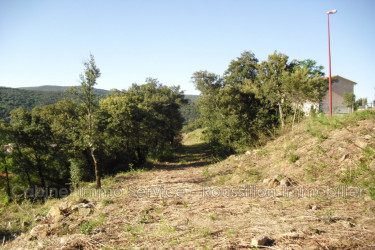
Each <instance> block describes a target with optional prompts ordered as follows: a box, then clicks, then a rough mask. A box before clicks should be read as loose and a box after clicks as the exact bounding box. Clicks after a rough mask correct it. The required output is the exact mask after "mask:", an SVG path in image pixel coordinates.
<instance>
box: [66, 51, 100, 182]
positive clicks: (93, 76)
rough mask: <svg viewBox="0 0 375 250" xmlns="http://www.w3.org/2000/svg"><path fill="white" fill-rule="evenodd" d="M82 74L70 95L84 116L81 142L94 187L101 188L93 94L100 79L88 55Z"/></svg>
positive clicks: (95, 106) (96, 97) (98, 72)
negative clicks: (90, 163)
mask: <svg viewBox="0 0 375 250" xmlns="http://www.w3.org/2000/svg"><path fill="white" fill-rule="evenodd" d="M84 66H85V70H84V73H83V74H81V75H80V79H81V86H80V88H77V87H75V88H71V89H70V93H72V94H73V95H75V96H76V97H77V98H78V100H79V101H80V102H81V103H82V107H83V109H84V113H85V115H84V116H83V117H82V119H81V122H82V127H81V142H82V143H83V146H85V147H87V148H88V149H89V151H90V154H91V157H92V160H93V163H94V167H95V177H96V187H97V188H101V174H100V169H99V164H98V163H99V159H98V157H97V156H96V150H97V149H98V146H99V133H98V131H96V127H95V122H96V118H97V110H98V96H97V94H95V89H94V86H95V85H96V84H97V82H96V81H97V79H98V78H99V77H100V75H101V73H100V69H99V68H98V67H97V66H96V64H95V59H94V56H93V55H92V54H90V60H88V61H87V62H85V63H84Z"/></svg>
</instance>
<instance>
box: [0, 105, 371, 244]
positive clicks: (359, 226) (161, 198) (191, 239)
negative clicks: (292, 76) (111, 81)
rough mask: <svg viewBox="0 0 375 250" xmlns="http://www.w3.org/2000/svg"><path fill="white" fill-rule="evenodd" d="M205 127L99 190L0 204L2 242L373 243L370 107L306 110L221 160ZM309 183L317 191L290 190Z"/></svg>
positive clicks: (110, 181) (106, 181)
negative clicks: (167, 157)
mask: <svg viewBox="0 0 375 250" xmlns="http://www.w3.org/2000/svg"><path fill="white" fill-rule="evenodd" d="M203 134H204V130H198V131H194V132H192V133H189V134H185V135H184V140H183V144H184V145H183V148H182V149H181V150H180V152H179V153H178V154H177V156H176V157H175V159H174V160H173V161H171V162H162V163H157V164H155V165H154V167H153V169H151V170H147V171H143V170H137V171H136V170H133V171H131V172H128V173H121V174H118V175H116V176H113V177H107V178H104V179H103V182H102V187H103V189H102V190H96V191H97V193H95V192H94V191H95V189H82V188H90V187H92V186H93V184H86V185H84V186H83V187H82V188H81V189H79V190H76V191H75V192H74V193H73V194H71V195H70V196H69V197H67V198H65V199H63V200H60V201H54V200H51V201H48V202H47V203H45V204H44V205H40V206H39V211H38V210H37V209H35V208H33V207H34V206H38V205H36V204H34V205H31V204H30V203H25V204H20V205H18V204H16V203H11V204H10V205H8V206H7V207H3V208H0V209H1V222H0V223H1V224H0V236H1V238H3V237H5V239H7V240H11V241H9V242H8V243H7V244H6V245H5V249H14V248H33V249H34V248H43V249H56V248H61V249H72V248H75V249H77V248H78V249H97V248H101V249H129V248H153V249H154V248H178V249H181V248H188V249H197V248H198V249H211V248H221V249H222V248H224V249H226V248H229V249H237V248H252V247H261V246H264V245H265V246H267V247H269V248H272V249H352V248H354V249H356V248H357V249H370V248H373V247H375V243H374V242H375V209H374V207H375V201H374V199H375V111H374V110H367V111H363V112H356V113H353V114H351V115H347V116H338V117H333V118H328V117H325V116H322V117H314V118H309V119H307V120H305V121H303V122H302V123H300V124H297V125H296V126H295V127H294V129H293V131H287V129H285V130H284V132H283V134H282V135H281V136H279V137H278V138H276V139H274V140H273V141H269V142H268V143H267V144H266V145H264V146H262V147H259V148H256V149H251V150H249V151H247V152H246V153H244V154H239V155H232V156H230V157H228V158H227V159H225V160H223V161H220V162H217V160H216V159H215V158H212V157H211V156H210V154H209V148H208V147H207V144H205V143H204V141H202V135H203ZM254 188H257V190H258V191H254ZM307 188H308V189H309V190H320V191H319V192H318V193H317V195H312V196H311V197H307V196H305V197H304V198H301V197H298V193H297V191H298V190H303V189H307ZM85 190H86V191H85ZM239 190H248V191H249V190H250V191H249V192H248V193H246V194H247V195H241V194H244V193H243V192H242V193H241V192H240V191H239ZM283 190H284V193H283ZM285 190H287V191H285ZM324 190H330V192H331V193H328V192H326V191H324ZM348 190H350V191H348ZM167 191H168V192H167ZM334 191H335V192H336V194H345V195H336V196H335V197H334V196H333V192H334ZM267 192H268V193H269V194H271V195H265V194H266V193H267ZM338 192H341V193H338ZM344 192H345V193H344ZM94 194H96V195H94ZM98 194H100V195H98ZM235 194H236V195H235ZM50 207H51V209H50ZM20 209H23V210H25V209H27V210H28V211H29V213H28V214H29V216H24V215H22V216H21V215H20V214H18V212H17V211H20ZM33 211H35V212H33ZM36 211H38V212H36ZM47 211H48V212H47ZM30 229H32V230H31V231H29V230H30ZM21 233H22V234H21ZM19 234H21V235H20V236H19V237H17V238H16V239H14V240H12V236H13V235H15V236H18V235H19Z"/></svg>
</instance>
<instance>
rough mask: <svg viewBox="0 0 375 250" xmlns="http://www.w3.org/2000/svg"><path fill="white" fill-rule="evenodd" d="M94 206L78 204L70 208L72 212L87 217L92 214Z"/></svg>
mask: <svg viewBox="0 0 375 250" xmlns="http://www.w3.org/2000/svg"><path fill="white" fill-rule="evenodd" d="M93 208H94V206H93V205H92V204H90V203H80V204H77V205H74V206H73V207H72V211H75V212H78V214H79V215H81V216H88V215H90V214H91V213H92V211H93Z"/></svg>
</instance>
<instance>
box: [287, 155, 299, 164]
mask: <svg viewBox="0 0 375 250" xmlns="http://www.w3.org/2000/svg"><path fill="white" fill-rule="evenodd" d="M298 159H299V156H297V155H295V154H291V155H290V156H289V161H290V162H291V163H295V162H296V161H298Z"/></svg>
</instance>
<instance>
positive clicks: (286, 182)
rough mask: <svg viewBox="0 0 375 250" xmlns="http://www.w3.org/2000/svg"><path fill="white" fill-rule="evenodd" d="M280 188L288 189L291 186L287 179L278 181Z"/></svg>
mask: <svg viewBox="0 0 375 250" xmlns="http://www.w3.org/2000/svg"><path fill="white" fill-rule="evenodd" d="M280 185H281V186H286V187H289V186H291V185H292V183H291V182H290V181H289V178H284V179H282V180H281V181H280Z"/></svg>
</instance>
